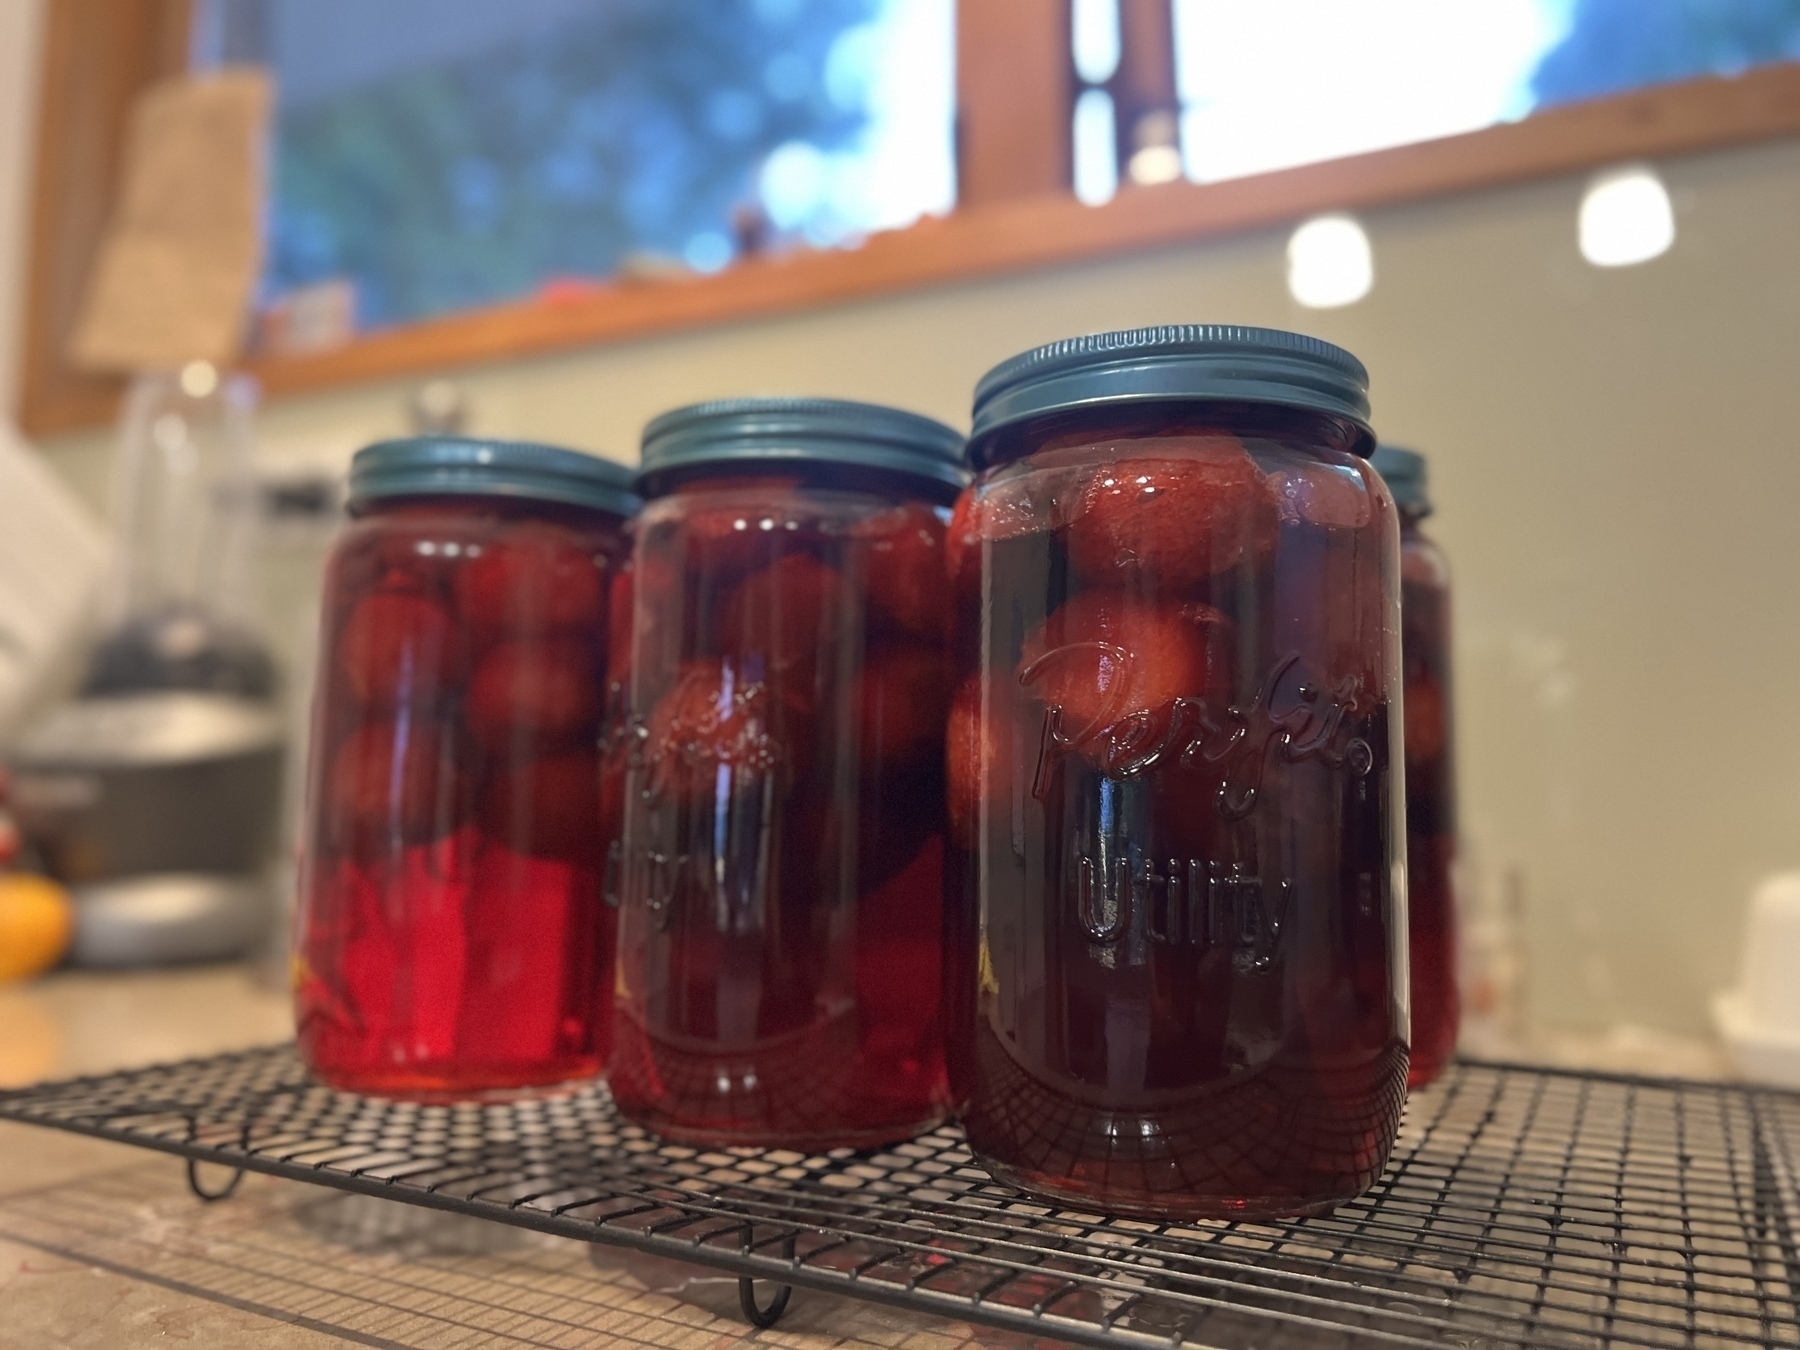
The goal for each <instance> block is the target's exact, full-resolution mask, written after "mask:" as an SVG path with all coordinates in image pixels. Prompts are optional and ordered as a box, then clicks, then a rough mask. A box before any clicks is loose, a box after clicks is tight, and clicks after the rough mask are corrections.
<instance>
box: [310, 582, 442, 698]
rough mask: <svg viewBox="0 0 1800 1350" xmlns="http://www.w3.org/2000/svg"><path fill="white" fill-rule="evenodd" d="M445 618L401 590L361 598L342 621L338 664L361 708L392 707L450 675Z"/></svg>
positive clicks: (429, 604)
mask: <svg viewBox="0 0 1800 1350" xmlns="http://www.w3.org/2000/svg"><path fill="white" fill-rule="evenodd" d="M454 640H455V639H454V638H453V636H452V634H451V626H450V616H449V614H448V613H447V612H446V611H445V609H444V607H443V606H442V605H441V604H439V603H438V602H437V601H435V600H432V599H429V598H427V597H426V596H423V595H416V594H412V593H409V592H406V591H375V592H373V593H372V594H369V595H365V596H363V597H362V599H361V600H359V601H358V602H357V604H356V608H355V609H353V610H352V611H351V612H350V617H349V618H348V619H346V620H345V621H344V628H343V632H342V634H341V635H340V636H339V639H338V648H337V651H338V664H339V666H340V667H341V669H342V671H343V674H344V679H345V680H346V681H347V682H348V684H349V686H350V690H351V692H352V693H353V694H354V695H355V697H356V698H357V700H358V701H359V702H362V703H371V704H381V705H392V704H393V703H394V702H395V701H397V700H398V699H399V698H400V697H401V696H402V695H403V694H406V693H408V692H412V693H417V692H421V691H424V690H430V689H435V688H438V687H440V686H442V685H443V684H444V683H446V681H448V680H450V679H453V678H455V675H454V672H452V671H451V669H450V665H451V662H452V650H451V648H452V643H453V641H454Z"/></svg>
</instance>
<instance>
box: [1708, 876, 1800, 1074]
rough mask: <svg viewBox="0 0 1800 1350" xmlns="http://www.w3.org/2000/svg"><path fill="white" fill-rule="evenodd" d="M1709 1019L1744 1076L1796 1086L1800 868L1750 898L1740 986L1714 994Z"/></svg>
mask: <svg viewBox="0 0 1800 1350" xmlns="http://www.w3.org/2000/svg"><path fill="white" fill-rule="evenodd" d="M1713 1021H1714V1023H1715V1024H1716V1025H1717V1027H1718V1029H1719V1034H1720V1035H1721V1036H1722V1037H1723V1038H1724V1040H1725V1044H1726V1046H1727V1047H1728V1048H1729V1049H1730V1051H1731V1057H1732V1059H1733V1060H1735V1061H1736V1063H1737V1067H1738V1070H1739V1072H1741V1073H1742V1074H1743V1075H1744V1076H1745V1077H1746V1078H1753V1079H1757V1080H1759V1081H1761V1082H1765V1083H1773V1084H1776V1085H1777V1086H1780V1087H1793V1088H1800V872H1783V873H1780V874H1778V875H1776V876H1772V877H1770V878H1769V879H1768V880H1766V881H1764V882H1763V884H1762V885H1761V886H1759V887H1757V889H1756V893H1755V894H1754V895H1752V896H1751V897H1750V913H1749V915H1748V917H1747V919H1746V922H1745V926H1744V955H1743V962H1742V965H1741V966H1740V968H1739V976H1738V986H1737V988H1736V989H1732V990H1728V991H1726V992H1725V993H1722V994H1719V995H1717V996H1715V997H1714V999H1713Z"/></svg>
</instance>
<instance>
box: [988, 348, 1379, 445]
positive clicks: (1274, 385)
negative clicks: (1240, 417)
mask: <svg viewBox="0 0 1800 1350" xmlns="http://www.w3.org/2000/svg"><path fill="white" fill-rule="evenodd" d="M1188 400H1204V401H1207V402H1232V403H1273V404H1278V405H1281V406H1283V407H1289V408H1304V409H1307V410H1308V411H1311V412H1319V413H1324V414H1326V415H1328V416H1331V417H1338V418H1342V419H1343V420H1344V421H1346V422H1348V423H1350V424H1351V425H1352V426H1354V427H1356V428H1357V429H1358V430H1360V431H1361V432H1363V433H1364V435H1365V437H1366V438H1367V444H1368V445H1373V444H1374V439H1375V438H1374V434H1373V433H1372V432H1371V431H1370V430H1369V372H1368V371H1367V370H1366V369H1364V367H1363V363H1362V362H1361V361H1358V360H1357V359H1356V358H1355V357H1354V356H1352V355H1351V354H1350V353H1349V352H1347V351H1345V350H1344V349H1343V348H1342V347H1334V346H1332V344H1331V343H1329V342H1323V341H1321V340H1320V339H1318V338H1315V337H1307V336H1306V335H1305V334H1303V333H1287V332H1283V331H1282V330H1280V329H1277V328H1243V327H1239V326H1238V325H1236V324H1218V323H1184V324H1168V325H1164V326H1161V327H1157V328H1133V329H1128V330H1126V331H1124V332H1117V333H1094V334H1091V335H1089V336H1087V337H1077V338H1065V339H1064V340H1063V341H1061V342H1052V343H1049V344H1048V345H1046V346H1043V347H1034V348H1032V350H1030V351H1028V352H1024V353H1021V354H1020V355H1018V356H1015V357H1013V358H1012V359H1011V360H1010V361H1003V362H1001V363H1000V364H999V365H997V366H995V367H994V368H993V369H992V370H990V371H989V372H988V373H987V374H986V375H983V376H982V377H981V382H980V383H979V384H977V385H976V386H975V426H974V430H973V431H971V432H970V434H969V458H970V461H971V462H972V463H974V464H976V465H977V466H980V465H982V464H983V463H984V457H985V455H986V454H987V452H988V450H989V448H990V446H991V445H992V443H993V441H994V438H995V436H996V435H997V434H998V433H1000V432H1002V431H1004V430H1006V429H1007V428H1009V427H1014V426H1017V425H1018V424H1019V423H1021V422H1025V421H1028V420H1030V419H1033V418H1037V417H1042V416H1044V415H1046V414H1048V413H1058V412H1069V411H1075V410H1080V409H1086V408H1099V407H1106V406H1111V405H1119V404H1132V403H1151V402H1170V401H1188Z"/></svg>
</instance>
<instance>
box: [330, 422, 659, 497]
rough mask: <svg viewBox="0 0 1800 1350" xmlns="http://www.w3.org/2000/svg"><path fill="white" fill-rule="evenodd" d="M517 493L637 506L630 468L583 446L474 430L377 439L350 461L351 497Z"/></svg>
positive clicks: (514, 495) (520, 495) (499, 495)
mask: <svg viewBox="0 0 1800 1350" xmlns="http://www.w3.org/2000/svg"><path fill="white" fill-rule="evenodd" d="M443 495H449V496H469V497H511V498H515V499H518V500H522V501H540V502H560V503H562V504H564V505H567V506H589V507H593V508H594V509H595V510H598V511H610V512H612V513H613V514H614V515H620V516H631V515H636V514H637V509H638V507H639V506H640V505H641V504H642V503H640V502H639V500H638V497H637V494H636V493H634V492H633V491H632V490H631V470H630V469H628V468H626V467H625V466H624V465H623V464H615V463H614V462H613V461H612V460H610V459H601V458H600V457H599V456H598V455H589V454H583V453H582V452H581V451H579V450H564V449H561V448H559V447H557V446H554V445H536V444H533V443H531V442H529V441H489V440H480V439H477V438H475V437H470V436H411V437H408V438H407V439H405V440H398V441H378V442H377V443H376V444H374V445H371V446H368V447H367V448H366V449H362V450H358V451H357V452H356V458H355V459H353V460H351V461H350V505H351V506H355V505H357V504H358V503H359V502H367V501H375V500H377V499H379V498H382V497H423V496H443Z"/></svg>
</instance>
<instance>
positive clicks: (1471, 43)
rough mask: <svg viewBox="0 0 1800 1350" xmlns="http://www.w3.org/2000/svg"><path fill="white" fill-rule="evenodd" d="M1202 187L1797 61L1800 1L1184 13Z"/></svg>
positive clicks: (1190, 3)
mask: <svg viewBox="0 0 1800 1350" xmlns="http://www.w3.org/2000/svg"><path fill="white" fill-rule="evenodd" d="M1175 40H1176V61H1177V68H1178V76H1179V83H1180V88H1181V95H1182V102H1183V109H1184V111H1183V119H1182V121H1183V125H1182V152H1183V159H1184V161H1185V164H1186V168H1187V173H1188V176H1189V177H1190V178H1193V179H1195V180H1197V181H1200V182H1213V181H1217V180H1219V179H1223V178H1234V177H1238V176H1240V175H1243V174H1251V173H1261V172H1264V171H1267V170H1270V169H1280V168H1286V167H1289V166H1291V165H1296V164H1309V163H1313V162H1316V161H1318V160H1324V159H1333V158H1336V157H1338V156H1340V155H1352V154H1358V153H1361V152H1364V151H1368V150H1377V149H1381V148H1382V147H1384V146H1391V145H1403V144H1406V143H1408V142H1413V141H1422V140H1429V139H1432V138H1434V137H1438V136H1449V135H1454V134H1456V133H1459V132H1465V131H1474V130H1477V129H1479V128H1481V127H1485V126H1491V125H1492V124H1494V123H1496V122H1504V121H1510V120H1514V119H1517V118H1521V117H1524V116H1526V115H1528V114H1529V113H1531V112H1532V111H1534V110H1536V109H1539V108H1543V107H1548V106H1551V105H1553V104H1557V103H1564V102H1569V101H1572V100H1576V99H1585V98H1595V97H1599V96H1602V95H1605V94H1615V93H1620V92H1623V91H1626V90H1630V89H1637V88H1641V87H1643V86H1645V85H1652V84H1659V83H1665V82H1669V81H1674V80H1682V79H1689V78H1693V77H1695V76H1700V75H1708V74H1720V75H1732V74H1737V73H1739V72H1741V71H1743V70H1745V69H1747V68H1749V67H1751V66H1756V65H1763V64H1767V63H1771V62H1776V61H1786V60H1793V59H1796V58H1800V0H1175Z"/></svg>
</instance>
